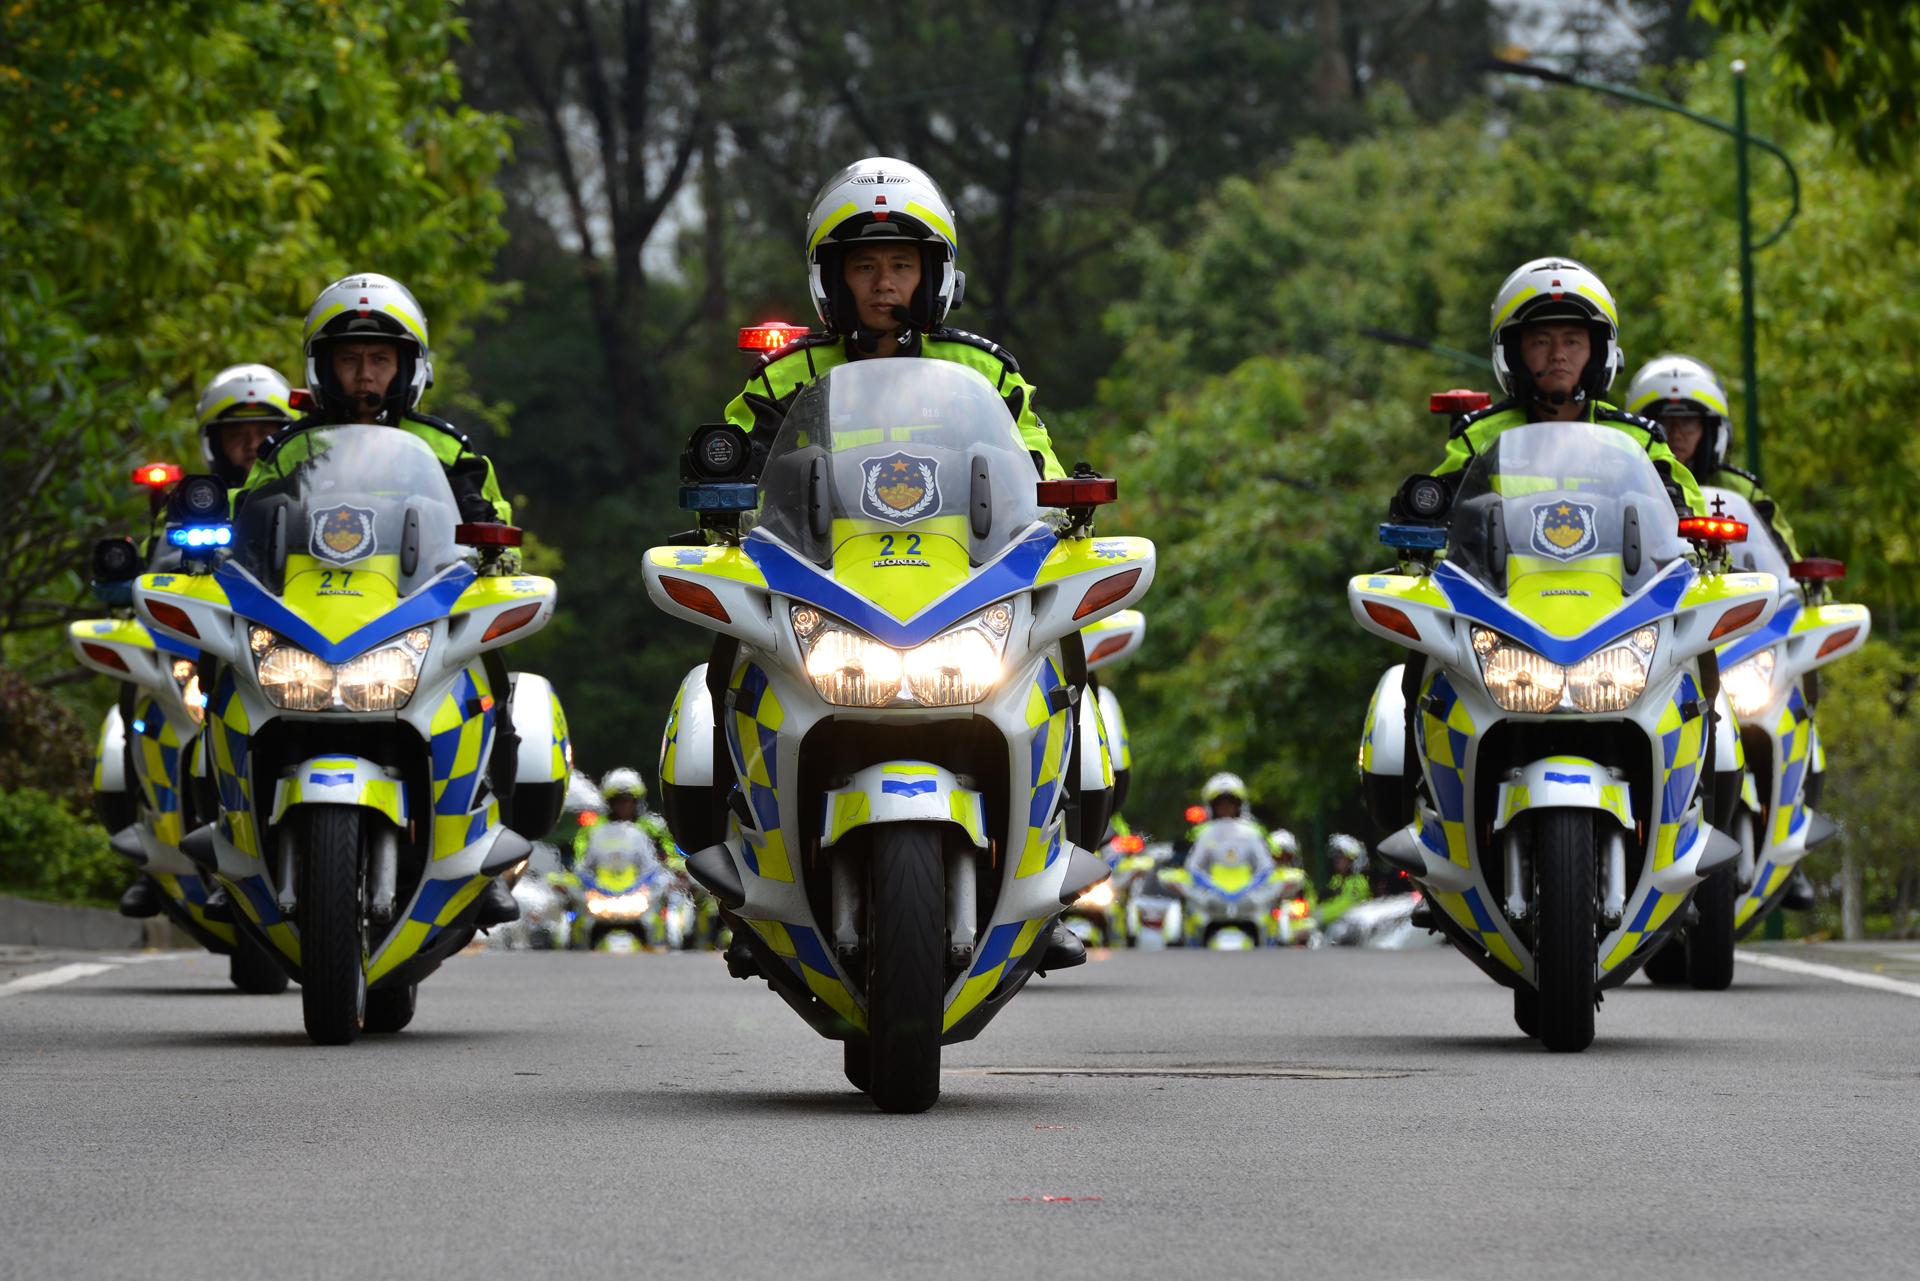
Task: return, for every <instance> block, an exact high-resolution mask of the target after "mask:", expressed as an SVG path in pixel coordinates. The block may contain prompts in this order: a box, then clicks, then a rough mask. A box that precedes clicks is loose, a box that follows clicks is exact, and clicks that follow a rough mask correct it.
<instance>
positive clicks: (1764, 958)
mask: <svg viewBox="0 0 1920 1281" xmlns="http://www.w3.org/2000/svg"><path fill="white" fill-rule="evenodd" d="M1734 955H1735V957H1737V958H1738V959H1739V960H1741V961H1744V962H1746V963H1748V964H1750V965H1759V966H1764V967H1766V968H1767V969H1773V970H1784V971H1785V972H1786V973H1788V974H1805V975H1808V976H1810V977H1812V978H1817V979H1832V980H1833V981H1834V982H1835V983H1851V984H1853V986H1855V987H1870V988H1872V989H1873V990H1874V991H1876V992H1892V993H1894V994H1895V995H1896V996H1912V997H1920V983H1910V982H1908V981H1906V980H1905V979H1890V978H1888V977H1887V976H1886V975H1884V974H1867V973H1865V972H1863V971H1861V970H1850V969H1847V968H1846V967H1845V966H1842V965H1821V964H1819V963H1818V962H1816V961H1796V960H1794V959H1793V958H1792V957H1790V956H1774V955H1772V954H1771V953H1760V952H1748V951H1744V950H1742V951H1740V952H1736V953H1734ZM3 990H4V989H0V991H3Z"/></svg>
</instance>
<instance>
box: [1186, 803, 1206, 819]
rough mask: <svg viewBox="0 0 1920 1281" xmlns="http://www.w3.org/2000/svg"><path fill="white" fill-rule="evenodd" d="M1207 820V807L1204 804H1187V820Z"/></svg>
mask: <svg viewBox="0 0 1920 1281" xmlns="http://www.w3.org/2000/svg"><path fill="white" fill-rule="evenodd" d="M1206 821H1207V807H1206V806H1204V805H1189V806H1187V822H1189V823H1204V822H1206Z"/></svg>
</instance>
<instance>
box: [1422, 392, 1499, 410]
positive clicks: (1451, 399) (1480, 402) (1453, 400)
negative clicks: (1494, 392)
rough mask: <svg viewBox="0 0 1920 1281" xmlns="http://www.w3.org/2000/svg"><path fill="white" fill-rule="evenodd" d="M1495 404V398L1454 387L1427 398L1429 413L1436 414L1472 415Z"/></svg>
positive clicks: (1484, 393)
mask: <svg viewBox="0 0 1920 1281" xmlns="http://www.w3.org/2000/svg"><path fill="white" fill-rule="evenodd" d="M1491 404H1493V397H1491V396H1489V395H1487V393H1486V392H1484V391H1474V390H1473V389H1472V388H1470V387H1453V388H1449V389H1448V390H1446V391H1436V392H1434V393H1433V395H1431V396H1429V397H1427V412H1429V413H1434V414H1471V413H1476V412H1478V411H1479V410H1482V409H1485V408H1487V407H1488V406H1489V405H1491Z"/></svg>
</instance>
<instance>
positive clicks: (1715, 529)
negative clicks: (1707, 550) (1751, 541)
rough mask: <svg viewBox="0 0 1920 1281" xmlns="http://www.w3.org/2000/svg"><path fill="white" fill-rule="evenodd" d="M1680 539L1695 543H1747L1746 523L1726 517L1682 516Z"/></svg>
mask: <svg viewBox="0 0 1920 1281" xmlns="http://www.w3.org/2000/svg"><path fill="white" fill-rule="evenodd" d="M1680 537H1682V538H1688V539H1692V540H1693V541H1694V542H1696V543H1744V542H1746V541H1747V522H1745V521H1744V520H1733V519H1731V518H1729V517H1726V516H1683V517H1681V518H1680Z"/></svg>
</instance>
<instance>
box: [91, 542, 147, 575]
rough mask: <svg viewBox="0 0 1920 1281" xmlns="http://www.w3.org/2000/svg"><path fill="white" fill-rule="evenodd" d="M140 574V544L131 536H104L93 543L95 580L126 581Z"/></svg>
mask: <svg viewBox="0 0 1920 1281" xmlns="http://www.w3.org/2000/svg"><path fill="white" fill-rule="evenodd" d="M139 576H140V546H139V544H138V543H136V542H134V541H133V540H132V539H131V538H103V539H101V540H100V541H99V542H97V543H95V544H94V545H93V581H94V582H96V583H125V582H131V581H132V580H133V579H135V578H138V577H139Z"/></svg>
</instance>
